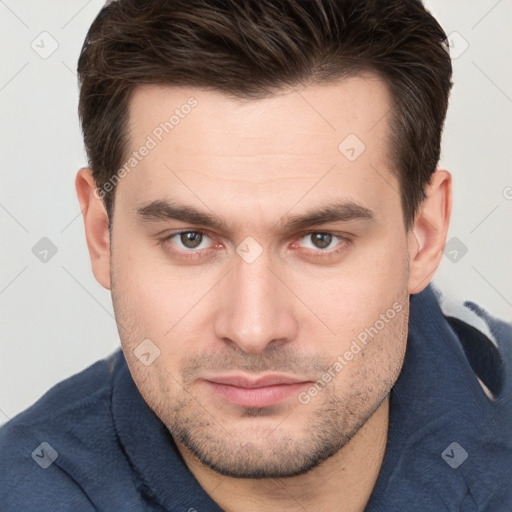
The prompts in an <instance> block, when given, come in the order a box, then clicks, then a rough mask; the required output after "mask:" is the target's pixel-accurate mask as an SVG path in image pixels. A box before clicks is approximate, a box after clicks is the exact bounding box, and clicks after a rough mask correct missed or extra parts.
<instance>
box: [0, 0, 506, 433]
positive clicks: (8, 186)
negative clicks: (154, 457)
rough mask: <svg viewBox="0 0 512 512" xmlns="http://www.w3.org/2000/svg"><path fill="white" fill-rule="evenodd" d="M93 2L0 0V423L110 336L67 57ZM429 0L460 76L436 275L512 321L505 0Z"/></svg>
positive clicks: (106, 344) (450, 125)
mask: <svg viewBox="0 0 512 512" xmlns="http://www.w3.org/2000/svg"><path fill="white" fill-rule="evenodd" d="M102 4H103V2H102V1H101V0H89V1H83V0H80V1H78V0H73V1H70V0H58V1H57V0H52V2H41V1H40V0H19V1H15V0H5V1H0V20H1V21H0V34H1V38H2V48H3V51H2V52H1V56H0V58H1V66H0V105H1V107H0V108H1V112H0V115H1V120H2V122H1V126H0V129H1V134H0V141H1V142H0V144H1V152H0V159H1V160H0V165H1V167H0V172H1V175H0V176H1V189H0V230H1V233H2V251H1V261H0V322H1V333H2V336H1V345H0V423H2V422H4V421H6V420H7V419H8V418H10V417H12V416H13V415H15V414H16V413H18V412H19V411H21V410H23V409H24V408H26V407H27V406H29V405H30V404H31V403H33V402H34V401H35V400H36V399H37V398H38V397H39V396H41V395H42V394H43V393H44V392H45V391H46V390H47V389H48V388H50V387H51V386H52V385H54V384H55V383H57V382H58V381H60V380H62V379H63V378H65V377H67V376H69V375H71V374H73V373H76V372H78V371H79V370H81V369H83V368H85V367H86V366H88V365H89V364H90V363H92V362H94V361H96V360H97V359H99V358H102V357H104V356H105V355H107V354H109V353H110V352H111V351H113V350H114V349H115V348H116V347H118V346H119V339H118V334H117V329H116V325H115V321H114V318H113V313H112V306H111V301H110V294H109V293H108V292H107V291H106V290H104V289H103V288H101V287H100V285H99V284H98V283H97V282H96V281H95V279H94V277H93V275H92V271H91V268H90V262H89V256H88V252H87V246H86V243H85V236H84V229H83V223H82V219H81V218H80V209H79V206H78V201H77V199H76V195H75V190H74V179H75V174H76V171H77V170H78V169H79V168H80V167H81V166H83V165H84V164H85V163H86V160H85V156H84V152H83V147H82V139H81V134H80V129H79V124H78V118H77V114H76V106H77V98H78V89H77V81H76V75H75V68H76V62H77V58H78V55H79V51H80V47H81V45H82V42H83V39H84V37H85V33H86V31H87V29H88V27H89V25H90V23H91V22H92V20H93V18H94V17H95V15H96V14H97V13H98V12H99V10H100V8H101V6H102ZM425 4H426V6H427V8H429V10H431V12H432V13H433V14H434V16H436V18H437V19H438V20H439V22H440V23H441V25H442V26H443V28H444V29H445V31H446V33H447V34H449V39H450V40H451V41H452V45H453V47H452V52H453V57H454V60H453V63H454V82H455V86H454V89H453V92H452V98H451V104H450V109H449V112H448V119H447V124H446V128H445V134H444V145H443V156H442V160H441V166H442V167H443V168H445V169H448V170H449V171H451V173H452V175H453V180H454V190H455V193H454V210H453V216H452V223H451V229H450V233H449V236H448V240H449V242H448V245H447V249H446V251H445V257H443V262H442V264H441V268H440V269H439V271H438V274H437V275H436V278H435V279H434V283H435V284H436V285H437V287H438V288H439V289H440V290H441V291H443V292H444V293H445V295H446V296H447V297H448V298H449V300H450V301H452V302H453V303H457V302H461V301H462V300H464V299H471V300H474V301H476V302H478V303H480V304H482V305H483V306H484V307H485V308H486V309H488V310H489V311H490V312H491V313H492V314H494V315H497V316H500V317H502V318H504V319H507V320H509V321H510V320H512V272H511V271H510V263H511V262H512V236H511V230H510V226H511V220H512V173H511V172H510V167H509V165H510V164H509V163H510V161H511V160H512V159H511V146H512V122H511V121H512V116H511V114H512V65H511V49H512V30H511V19H512V0H499V1H497V0H473V1H468V0H449V1H447V0H428V1H427V2H425ZM45 32H46V34H45ZM57 45H58V46H57ZM52 50H54V51H53V53H51V52H52ZM50 53H51V54H50ZM43 237H47V238H48V239H49V240H50V241H51V244H50V245H49V244H48V241H42V242H41V241H40V240H41V239H42V238H43ZM36 244H37V245H36ZM34 247H35V249H33V248H34ZM52 247H54V249H53V251H55V249H56V250H57V252H56V253H55V254H53V253H52ZM45 250H48V253H44V251H45ZM465 251H467V252H465ZM34 253H35V254H34ZM45 257H46V261H41V258H43V259H44V258H45Z"/></svg>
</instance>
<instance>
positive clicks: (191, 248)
mask: <svg viewBox="0 0 512 512" xmlns="http://www.w3.org/2000/svg"><path fill="white" fill-rule="evenodd" d="M445 39H446V35H445V33H444V32H443V30H442V29H441V27H440V26H439V25H438V24H437V22H436V21H435V20H434V18H433V17H432V16H431V15H430V14H429V13H428V12H427V11H426V10H425V9H424V7H423V6H422V4H421V2H420V1H419V0H407V1H404V0H396V1H395V0H389V1H385V2H384V1H371V0H358V1H355V0H353V1H351V0H309V1H300V2H299V1H298V0H281V1H275V0H258V1H250V0H244V1H240V0H224V1H218V0H217V1H214V0H202V1H199V0H197V1H190V0H187V1H185V0H167V1H164V0H159V1H156V0H154V1H148V2H140V1H137V0H118V1H115V2H111V3H109V4H108V5H106V6H105V8H104V9H103V10H102V11H101V12H100V14H99V15H98V17H97V18H96V20H95V21H94V22H93V24H92V26H91V29H90V31H89V33H88V35H87V37H86V41H85V43H84V46H83V49H82V53H81V56H80V59H79V63H78V72H79V77H80V82H81V91H80V105H79V112H80V118H81V122H82V127H83V133H84V140H85V145H86V149H87V154H88V158H89V167H88V168H84V169H81V170H80V171H79V172H78V175H77V179H76V188H77V193H78V198H79V202H80V206H81V208H82V212H83V218H84V223H85V232H86V237H87V243H88V248H89V252H90V256H91V262H92V268H93V272H94V275H95V277H96V279H97V280H98V282H99V283H100V284H101V285H102V286H104V287H105V288H107V289H110V290H111V292H112V300H113V305H114V311H115V316H116V322H117V325H118V329H119V335H120V339H121V346H122V350H118V351H117V352H115V353H114V354H113V355H112V356H111V357H109V358H107V359H106V360H104V361H100V362H98V363H96V364H95V365H93V366H92V367H90V368H88V369H86V370H84V371H83V372H82V373H80V374H78V375H76V376H74V377H71V378H70V379H68V380H66V381H64V382H62V383H60V384H59V385H57V386H56V387H55V388H53V389H52V390H50V391H49V392H48V393H47V394H46V395H45V396H44V397H43V398H42V399H41V400H40V401H39V402H37V403H36V404H35V405H34V406H32V407H31V408H30V409H28V410H27V411H25V412H23V413H22V414H20V415H19V416H17V417H16V418H14V419H13V420H11V421H10V422H8V423H7V424H6V425H5V426H4V428H3V429H2V430H1V432H0V447H1V451H2V460H3V464H2V466H1V468H2V469H0V473H1V479H2V480H1V482H2V483H1V484H0V485H1V494H0V498H1V504H2V510H6V511H11V510H52V511H55V510H74V511H81V510H84V511H87V510H109V511H110V510H113V511H118V510H119V511H125V510H144V511H145V510H148V511H149V510H151V511H157V510H158V511H162V510H172V511H189V512H191V511H201V512H202V511H218V510H225V511H244V512H245V511H249V512H252V511H267V510H278V511H297V510H321V511H346V512H356V511H363V510H366V511H370V512H374V511H394V512H395V511H402V510H404V511H405V510H407V511H410V510H418V511H426V512H428V511H436V512H438V511H440V510H449V511H461V510H463V511H484V510H485V511H493V512H494V511H498V512H499V511H510V510H512V485H511V484H510V473H509V472H508V471H507V470H510V469H512V439H511V436H510V428H511V426H512V410H511V392H512V389H511V386H512V385H511V380H510V375H509V374H508V375H507V372H509V370H510V363H511V359H512V357H511V356H512V351H511V339H512V334H511V329H510V326H507V325H505V324H504V323H502V322H500V321H498V320H496V319H492V318H491V317H490V316H489V315H488V314H486V313H485V311H483V310H482V309H480V308H478V307H477V306H476V305H473V304H469V307H470V309H472V310H473V311H474V312H475V314H476V315H478V317H479V318H480V321H481V322H482V323H484V325H485V326H486V327H485V328H484V330H488V331H489V333H488V334H487V335H485V334H484V333H482V332H480V331H479V330H477V329H475V328H474V327H472V326H470V325H469V324H466V323H464V322H462V321H460V320H457V319H455V318H447V317H445V316H443V314H442V313H441V310H440V308H439V305H438V302H437V298H436V295H435V294H434V291H433V290H432V289H431V287H430V285H429V282H430V281H431V279H432V276H433V275H434V273H435V271H436V269H437V267H438V265H439V263H440V261H441V258H442V254H443V248H444V245H445V241H446V234H447V230H448V225H449V217H450V210H451V178H450V175H449V173H448V172H447V171H445V170H441V169H437V163H438V160H439V151H440V142H441V132H442V127H443V123H444V119H445V115H446V109H447V105H448V97H449V92H450V88H451V85H452V83H451V72H452V70H451V64H450V57H449V54H448V51H447V47H446V45H445V42H444V41H445Z"/></svg>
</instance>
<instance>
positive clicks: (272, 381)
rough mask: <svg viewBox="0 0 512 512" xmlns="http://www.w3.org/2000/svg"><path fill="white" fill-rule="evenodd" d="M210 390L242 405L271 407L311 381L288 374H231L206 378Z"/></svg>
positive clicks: (295, 393) (235, 403)
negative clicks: (259, 375) (254, 376)
mask: <svg viewBox="0 0 512 512" xmlns="http://www.w3.org/2000/svg"><path fill="white" fill-rule="evenodd" d="M204 382H205V383H206V385H207V386H208V387H209V389H210V391H211V392H213V393H214V394H215V395H217V396H219V397H220V398H222V399H224V400H226V401H228V402H230V403H232V404H234V405H238V406H241V407H270V406H272V405H277V404H279V403H281V402H283V401H285V400H287V399H289V398H290V397H292V396H294V395H295V396H296V395H297V394H298V393H299V392H300V390H301V389H302V388H304V387H305V386H307V385H309V384H310V383H311V382H310V381H305V380H303V379H299V378H295V377H290V376H287V375H265V376H261V377H257V378H253V377H248V376H246V375H229V376H221V377H212V378H208V379H204Z"/></svg>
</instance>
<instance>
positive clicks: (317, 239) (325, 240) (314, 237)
mask: <svg viewBox="0 0 512 512" xmlns="http://www.w3.org/2000/svg"><path fill="white" fill-rule="evenodd" d="M310 237H311V242H312V243H313V245H314V246H315V247H317V248H318V249H325V248H326V247H329V245H330V244H331V242H332V235H331V234H330V233H311V235H310Z"/></svg>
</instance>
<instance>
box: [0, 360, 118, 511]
mask: <svg viewBox="0 0 512 512" xmlns="http://www.w3.org/2000/svg"><path fill="white" fill-rule="evenodd" d="M122 363H123V357H122V353H121V351H120V350H117V351H116V352H114V353H113V354H111V355H110V356H109V357H107V358H106V359H103V360H101V361H98V362H96V363H94V364H93V365H91V366H89V367H88V368H86V369H85V370H83V371H82V372H80V373H78V374H76V375H74V376H72V377H70V378H68V379H66V380H64V381H62V382H60V383H59V384H57V385H56V386H54V387H53V388H51V389H50V390H49V391H48V392H47V393H46V394H45V395H43V396H42V397H41V398H40V399H39V400H38V401H37V402H36V403H35V404H33V405H32V406H31V407H29V408H28V409H26V410H25V411H23V412H22V413H20V414H18V415H17V416H15V417H14V418H13V419H11V420H10V421H8V422H7V423H6V424H4V425H3V426H2V428H0V457H1V461H2V464H0V503H2V507H4V508H2V510H5V511H6V512H7V511H11V510H13V511H14V510H59V508H58V506H56V503H55V502H51V501H48V499H47V498H48V496H51V495H53V496H60V497H61V499H59V506H62V507H63V509H65V508H67V509H69V510H71V508H70V507H72V509H73V510H94V506H93V505H92V503H90V501H89V500H88V498H87V496H86V494H85V493H83V492H81V490H80V485H79V484H78V483H77V482H76V481H75V479H74V475H73V472H72V471H69V470H64V469H63V468H66V467H67V466H66V464H65V462H66V460H75V461H81V463H84V464H88V463H89V464H90V463H92V464H93V465H94V460H93V458H94V456H95V454H94V452H95V450H94V449H92V450H91V446H93V447H94V446H95V445H96V444H97V445H98V446H99V447H101V445H105V443H108V442H112V440H111V439H110V440H109V439H108V437H109V436H108V435H107V436H106V438H107V439H105V440H103V441H101V440H100V439H98V440H97V443H96V441H94V440H93V437H94V436H96V437H101V436H98V435H97V432H109V431H112V428H111V423H112V420H111V394H112V386H113V383H114V381H115V379H116V374H117V370H118V368H119V367H120V365H122ZM95 433H96V434H95ZM104 447H105V446H104ZM100 449H101V448H100ZM59 459H60V460H59ZM60 462H64V464H60ZM28 490H30V492H27V491H28ZM62 500H63V501H62Z"/></svg>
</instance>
